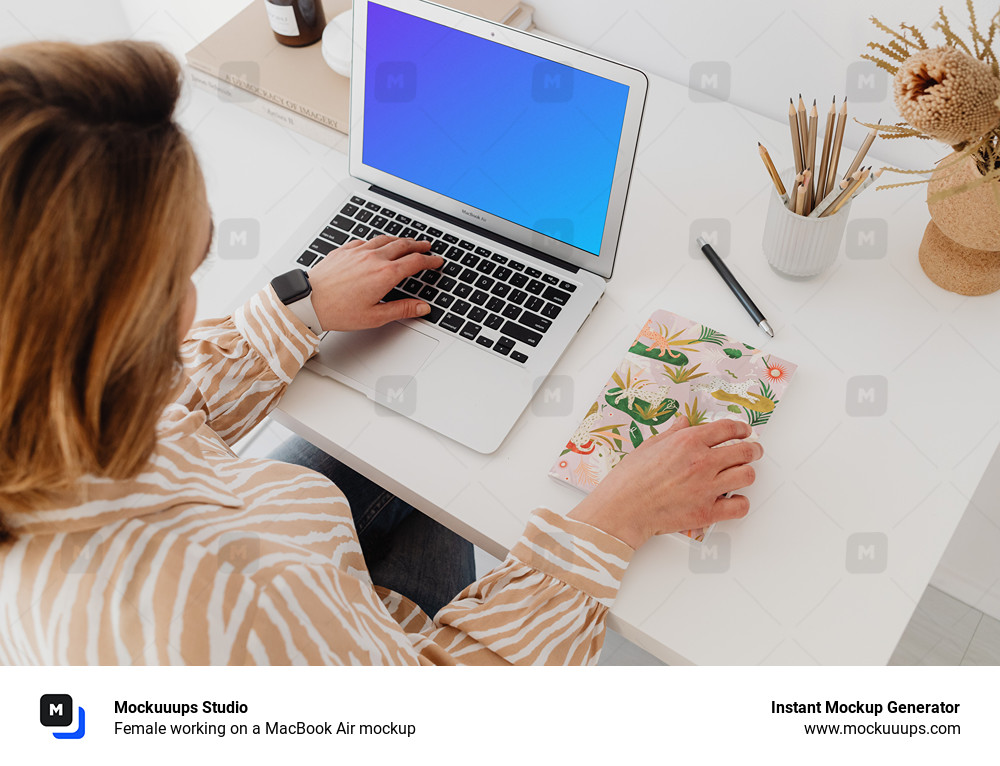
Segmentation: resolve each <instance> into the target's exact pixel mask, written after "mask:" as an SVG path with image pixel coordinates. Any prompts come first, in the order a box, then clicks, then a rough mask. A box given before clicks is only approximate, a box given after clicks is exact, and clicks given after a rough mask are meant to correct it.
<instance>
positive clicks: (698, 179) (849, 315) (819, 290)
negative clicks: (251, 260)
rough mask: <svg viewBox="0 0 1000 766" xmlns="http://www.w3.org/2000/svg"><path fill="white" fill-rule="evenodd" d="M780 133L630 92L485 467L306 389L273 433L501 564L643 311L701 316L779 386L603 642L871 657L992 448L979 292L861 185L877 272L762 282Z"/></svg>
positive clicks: (871, 268)
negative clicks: (561, 326) (743, 448)
mask: <svg viewBox="0 0 1000 766" xmlns="http://www.w3.org/2000/svg"><path fill="white" fill-rule="evenodd" d="M247 119H248V120H250V119H252V118H250V117H248V118H247ZM787 131H788V128H787V125H781V124H778V123H775V122H771V121H769V120H767V119H765V118H762V117H759V116H757V115H753V114H748V113H746V112H743V111H741V110H738V109H736V108H735V107H732V106H730V105H729V104H725V103H709V104H705V103H694V102H692V101H691V100H690V99H689V97H688V93H687V90H686V89H685V88H683V87H681V86H678V85H675V84H672V83H669V82H666V81H664V80H660V79H658V78H651V87H650V92H649V99H648V104H647V109H646V115H645V119H644V128H643V136H642V141H641V148H640V152H639V155H638V158H637V160H636V173H635V176H634V179H633V184H632V188H631V191H630V195H629V205H628V211H627V213H626V218H625V226H624V229H623V232H622V238H621V245H620V251H619V252H620V257H619V262H618V264H617V266H616V270H615V275H614V278H613V279H612V281H611V282H610V284H609V287H608V291H607V294H606V296H605V298H604V299H603V300H602V302H601V303H600V305H599V306H598V308H597V309H596V310H595V312H594V314H593V315H592V316H591V318H590V319H589V320H588V322H587V324H586V325H585V326H584V328H583V330H582V331H581V333H580V335H579V336H578V337H577V339H576V340H575V341H574V342H573V344H572V345H571V346H570V348H569V349H568V351H567V352H566V354H565V355H564V357H563V358H562V359H561V360H560V362H559V364H558V365H557V366H556V368H555V370H554V371H553V377H552V378H551V379H550V383H548V384H546V385H545V386H543V389H542V391H541V392H540V394H539V395H538V396H536V398H535V400H534V402H533V403H532V406H531V407H529V409H528V411H527V412H526V413H525V414H524V415H523V416H522V418H521V419H520V421H519V422H518V423H517V425H516V426H515V428H514V431H513V433H512V434H511V435H510V436H509V437H508V438H507V440H506V441H505V442H504V444H503V445H502V446H501V448H500V449H499V450H498V451H497V452H496V453H494V454H493V455H490V456H482V455H479V454H477V453H474V452H472V451H470V450H468V449H465V448H464V447H462V446H460V445H458V444H456V443H454V442H451V441H450V440H448V439H445V438H443V437H440V436H438V435H436V434H434V433H432V432H430V431H428V430H427V429H425V428H423V427H422V426H419V425H416V424H414V423H412V422H410V421H408V420H406V419H405V418H402V417H399V416H397V415H395V414H394V413H391V412H389V411H387V410H384V409H382V408H380V407H377V406H376V405H375V404H373V403H371V402H370V401H368V400H366V399H365V398H364V397H362V396H361V395H360V394H358V393H356V392H354V391H351V390H349V389H347V388H345V387H343V386H340V385H338V384H336V383H334V382H332V381H329V380H327V379H324V378H321V377H318V376H316V375H314V374H312V373H310V372H308V371H306V372H303V373H302V374H301V375H300V376H299V378H297V379H296V381H295V382H294V384H293V385H292V386H291V388H290V389H289V391H288V393H287V395H286V397H285V399H284V400H283V402H282V404H281V406H280V409H279V410H278V411H277V412H276V413H275V417H276V419H277V420H278V421H279V422H281V423H282V424H284V425H285V426H287V427H289V428H291V429H293V430H294V431H296V432H298V433H299V434H301V435H302V436H304V437H306V438H308V439H309V440H311V441H313V442H314V443H316V444H317V445H319V446H320V447H322V448H323V449H325V450H327V451H328V452H330V453H331V454H333V455H335V456H337V457H338V458H340V459H342V460H344V461H345V462H346V463H348V464H349V465H351V466H352V467H354V468H355V469H357V470H359V471H361V472H363V473H365V474H366V475H368V476H370V477H371V478H373V479H374V480H376V481H378V482H379V483H381V484H382V485H383V486H385V487H386V488H388V489H390V490H392V491H394V492H395V493H397V494H398V495H399V496H400V497H403V498H404V499H406V500H407V501H409V502H411V503H412V504H413V505H415V506H416V507H417V508H419V509H421V510H423V511H424V512H426V513H428V514H430V515H431V516H433V517H434V518H436V519H438V520H439V521H441V522H443V523H445V524H447V525H448V526H450V527H451V528H453V529H455V530H456V531H458V532H460V533H461V534H463V535H465V536H466V537H467V538H468V539H470V540H472V541H473V542H474V543H476V544H477V545H479V546H480V547H482V548H483V549H485V550H486V551H488V552H490V553H492V554H493V555H495V556H498V557H502V556H503V555H504V553H505V550H506V549H507V548H509V547H510V546H511V545H512V544H513V543H514V542H515V540H516V539H517V537H518V535H519V534H520V532H521V530H522V528H523V526H524V522H525V520H526V519H527V516H528V514H529V512H530V510H531V509H532V508H533V507H535V506H538V505H547V506H548V507H550V508H554V509H556V510H559V511H568V510H569V509H570V508H572V507H573V505H574V504H575V503H576V502H577V501H578V500H579V497H580V496H579V495H578V494H577V493H576V491H575V490H573V489H571V488H568V487H564V486H559V485H557V484H556V483H555V482H553V481H552V480H551V479H549V478H547V476H546V472H547V470H548V468H549V466H550V465H551V463H552V461H553V459H554V458H555V456H557V455H558V454H559V451H560V449H561V448H562V446H563V445H564V444H565V442H566V440H567V438H568V436H569V434H570V433H571V432H572V431H573V429H574V428H575V426H576V424H577V423H578V421H579V420H580V419H581V418H582V416H583V415H584V414H585V412H586V409H587V408H588V406H589V405H590V403H591V402H592V400H593V397H594V396H595V394H596V393H597V391H598V390H599V389H600V387H601V385H602V384H603V383H604V381H605V380H606V378H607V376H608V374H609V373H610V371H611V370H612V369H613V368H614V366H615V365H616V364H617V362H618V361H619V359H620V357H621V356H622V354H623V353H624V350H625V349H626V348H627V346H628V344H629V342H630V341H631V340H632V338H633V337H634V335H635V333H636V331H637V329H638V328H639V327H640V326H641V324H642V322H643V321H644V319H645V318H646V317H647V316H648V314H649V313H650V312H651V311H652V310H653V309H655V308H666V309H670V310H672V311H675V312H677V313H680V314H682V315H685V316H688V317H690V318H692V319H696V320H698V321H701V322H705V323H707V324H709V325H711V326H713V327H716V328H718V329H720V330H722V331H723V332H726V333H728V334H732V335H735V336H736V337H740V338H741V339H743V340H746V341H747V342H749V343H751V344H753V345H758V346H760V347H762V348H765V349H767V350H770V351H773V352H774V353H776V354H778V355H779V356H781V357H784V358H787V359H789V360H791V361H794V362H797V363H798V364H799V370H798V372H797V374H796V377H795V379H794V380H793V384H792V386H791V387H790V389H789V392H788V393H787V394H786V397H785V399H784V400H783V402H782V404H781V405H780V407H779V410H778V413H777V415H776V417H775V419H774V421H773V422H772V424H771V426H770V427H769V430H768V432H767V433H766V435H765V441H764V444H765V448H766V451H767V454H766V457H765V459H764V460H763V461H762V462H761V463H760V464H759V466H758V480H757V483H756V484H755V485H754V487H753V488H752V489H751V490H750V491H749V492H748V495H749V497H750V499H751V504H752V506H753V510H752V511H751V515H750V516H749V517H748V518H747V519H745V520H743V521H739V522H728V523H724V524H721V525H720V526H719V527H718V528H717V529H716V531H715V533H714V537H713V538H710V539H709V541H708V547H707V549H706V550H707V551H708V553H709V556H708V557H707V558H704V559H702V558H701V549H700V548H697V547H694V548H692V547H691V544H689V543H687V542H685V541H683V540H680V539H672V538H662V539H657V540H654V541H653V542H651V543H649V544H648V545H647V546H645V547H644V548H643V549H642V550H641V551H640V552H639V553H638V554H637V555H636V557H635V559H634V561H633V564H632V565H631V567H630V569H629V571H628V574H627V576H626V579H625V583H624V586H623V588H622V591H621V595H620V597H619V599H618V602H617V604H616V606H615V608H614V609H613V610H612V613H611V620H610V624H611V625H612V626H613V627H614V628H615V629H616V630H618V631H619V632H621V633H622V634H623V635H625V636H626V637H628V638H629V639H631V640H632V641H634V642H636V643H637V644H639V645H641V646H643V647H644V648H646V649H647V650H649V651H650V652H652V653H654V654H656V655H658V656H659V657H661V658H663V659H664V660H665V661H667V662H670V663H680V662H691V663H697V664H721V663H732V664H757V663H765V664H789V663H792V664H809V663H822V664H833V663H839V664H866V663H872V664H881V663H885V662H886V661H887V660H888V658H889V655H890V654H891V652H892V650H893V648H894V647H895V645H896V643H897V641H898V639H899V636H900V634H901V633H902V631H903V628H904V627H905V625H906V623H907V621H908V619H909V617H910V615H911V613H912V611H913V608H914V606H915V605H916V602H917V600H918V599H919V597H920V595H921V594H922V593H923V591H924V589H925V587H926V586H927V583H928V580H929V579H930V577H931V574H932V573H933V571H934V568H935V566H936V564H937V562H938V560H939V559H940V557H941V554H942V553H943V551H944V548H945V546H946V544H947V542H948V540H949V538H950V536H951V534H952V532H953V531H954V529H955V527H956V525H957V524H958V521H959V519H960V518H961V514H962V512H963V511H964V509H965V507H966V504H967V499H968V497H969V496H971V494H972V492H973V491H974V489H975V487H976V485H977V484H978V482H979V480H980V478H981V477H982V475H983V472H984V470H985V468H986V466H987V463H988V461H989V459H990V457H991V455H992V454H993V450H994V448H995V447H996V444H997V440H998V438H1000V437H998V430H997V428H996V427H995V424H996V423H997V421H998V419H1000V401H997V400H996V398H995V397H990V396H989V394H988V393H987V392H989V391H991V390H995V389H996V387H997V384H998V383H1000V371H998V369H997V367H996V362H995V361H994V360H995V359H996V358H997V357H996V353H995V351H996V350H997V343H996V341H995V339H994V337H993V334H992V330H991V329H990V328H991V320H990V317H991V315H993V316H995V315H996V311H997V308H998V306H1000V297H998V296H992V297H985V298H978V299H964V298H962V297H960V296H955V295H952V294H949V293H945V292H944V291H942V290H940V289H939V288H937V287H936V286H934V285H933V284H931V283H930V282H929V281H928V280H927V279H926V277H924V275H923V273H922V272H921V270H920V268H919V265H918V263H917V257H916V250H917V246H918V244H919V241H920V237H921V235H922V232H923V227H924V225H925V223H926V221H927V212H926V207H925V206H924V204H923V202H922V192H920V191H918V192H912V191H909V192H908V191H906V190H901V191H886V192H877V193H876V192H873V191H869V192H867V193H866V194H865V196H864V197H863V198H861V199H860V200H859V201H858V202H857V203H856V204H855V205H854V210H853V212H852V217H853V219H854V220H858V219H861V218H869V219H877V220H878V221H881V223H876V224H875V226H876V227H877V226H882V225H884V226H885V227H886V232H887V236H888V243H889V247H888V255H887V256H886V257H882V258H874V259H871V258H869V259H859V258H852V259H849V258H847V257H845V255H844V254H842V255H841V256H840V258H839V260H838V262H837V264H836V265H835V267H834V268H833V269H832V270H831V271H830V272H828V273H827V274H825V275H823V276H821V277H819V278H817V279H815V280H812V281H804V282H799V281H791V280H787V279H785V278H782V277H781V276H779V275H777V274H775V273H774V272H773V271H771V269H770V268H769V267H768V265H767V263H766V261H765V260H764V258H763V256H762V254H761V252H760V238H761V231H762V226H763V221H764V212H765V209H766V208H765V206H766V204H767V197H768V194H769V193H770V184H769V182H768V180H767V176H766V174H765V172H764V170H763V168H762V167H761V166H760V160H759V158H758V157H757V156H756V151H755V142H756V141H757V140H758V139H759V140H762V141H763V142H765V143H766V144H767V145H769V146H771V147H772V149H773V148H777V152H776V154H777V155H778V156H780V153H781V152H782V151H783V148H784V147H785V146H786V144H787ZM855 132H861V130H860V129H858V130H857V131H855ZM727 147H731V148H727ZM207 161H208V164H209V165H210V166H212V165H215V164H216V158H215V157H214V156H213V157H211V158H209V159H208V160H207ZM323 168H324V170H325V171H326V172H327V173H329V174H330V176H331V177H332V178H333V179H334V180H336V179H339V178H343V177H346V158H344V157H342V156H340V155H338V154H336V153H329V154H327V156H326V158H325V160H324V161H323ZM312 186H314V184H313V183H312V182H310V181H308V180H307V182H305V183H303V184H300V185H299V186H297V187H296V188H295V189H293V190H292V191H291V192H290V193H289V196H288V198H286V199H285V200H284V201H283V202H282V203H281V207H282V208H284V209H286V210H287V209H289V208H295V209H300V210H304V209H305V206H306V205H307V203H306V199H307V198H308V197H309V195H310V192H309V188H310V187H312ZM313 198H314V197H313ZM708 218H715V219H725V220H726V221H728V222H729V225H730V230H731V241H732V245H731V246H730V247H729V254H728V259H727V260H728V263H729V264H730V266H731V268H732V269H733V271H734V272H735V273H736V274H737V277H738V278H739V279H740V280H741V281H742V282H743V284H744V285H745V286H746V287H747V289H748V290H749V291H750V292H751V294H752V295H753V296H754V298H755V300H756V301H757V303H758V304H759V305H760V307H761V308H762V310H763V311H764V313H765V315H766V316H767V317H768V319H769V320H770V321H771V324H772V325H773V326H774V328H775V332H776V338H775V339H774V340H773V341H770V342H766V339H765V338H764V337H763V336H762V334H761V333H760V332H759V331H758V330H757V329H756V328H755V327H754V325H753V323H752V322H751V321H750V319H749V318H748V317H747V315H746V314H745V313H744V311H743V309H742V308H741V307H740V305H739V304H738V303H737V302H736V300H735V299H734V298H733V296H732V295H731V294H730V292H729V291H728V289H726V287H725V285H724V284H723V283H722V281H721V280H720V279H719V278H718V276H717V275H716V274H715V272H714V270H712V268H711V266H710V265H709V264H708V263H707V261H705V260H704V259H703V257H701V256H698V257H694V256H692V255H691V254H690V251H689V249H688V242H689V240H692V239H693V237H694V236H695V234H692V233H691V227H692V222H693V221H695V220H697V219H708ZM294 223H296V221H292V220H288V221H287V228H286V230H291V229H292V228H293V224H294ZM849 236H852V237H853V240H852V241H854V242H855V243H857V242H858V241H859V240H858V234H857V232H854V231H853V230H852V229H849ZM878 236H879V235H878V234H876V243H877V242H878V241H879V240H878ZM278 239H280V237H279V238H278ZM861 242H862V247H865V246H866V244H865V242H864V239H863V238H862V240H861ZM724 252H725V251H724ZM856 376H880V377H881V378H883V379H884V381H885V386H886V393H887V395H886V396H883V395H882V394H881V393H880V391H881V389H880V388H879V384H878V383H877V382H876V383H871V382H867V383H863V384H861V386H860V387H861V388H862V389H863V391H862V393H861V394H860V398H859V393H858V390H857V389H858V385H857V384H855V383H850V382H849V381H850V380H851V379H852V378H855V377H856ZM849 387H850V392H851V393H850V397H851V401H852V407H854V408H855V410H857V409H860V410H862V411H864V410H866V409H867V410H869V411H870V410H872V409H876V410H877V409H878V408H879V407H880V406H881V405H883V404H884V406H885V412H884V414H882V415H875V416H859V415H854V416H852V415H849V414H848V412H847V405H846V403H847V401H848V395H849V393H848V392H849ZM553 388H558V389H559V391H560V393H561V395H562V396H563V397H564V399H563V401H564V402H566V401H567V398H571V400H572V406H571V407H569V412H568V413H566V414H561V415H560V414H553V412H552V411H553V410H554V409H557V408H556V407H555V405H554V404H553V400H552V398H551V396H550V398H549V400H548V403H546V399H545V391H546V389H548V390H550V391H551V390H552V389H553ZM869 391H871V392H874V399H869V398H868V397H869V393H868V392H869ZM855 535H861V537H854V536H855ZM712 555H714V556H716V558H712ZM848 556H850V558H851V560H850V561H848ZM883 557H884V558H885V564H884V570H883V571H868V572H865V571H859V570H866V569H867V570H872V569H876V570H877V569H880V568H881V561H882V558H883Z"/></svg>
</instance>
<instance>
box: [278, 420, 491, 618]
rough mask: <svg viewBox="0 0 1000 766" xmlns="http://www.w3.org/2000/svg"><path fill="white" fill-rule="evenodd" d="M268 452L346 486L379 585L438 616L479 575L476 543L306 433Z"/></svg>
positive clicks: (355, 524) (362, 541) (348, 499)
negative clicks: (318, 444)
mask: <svg viewBox="0 0 1000 766" xmlns="http://www.w3.org/2000/svg"><path fill="white" fill-rule="evenodd" d="M268 457H269V458H271V459H272V460H280V461H282V462H284V463H293V464H295V465H301V466H303V467H304V468H311V469H312V470H314V471H318V472H319V473H321V474H323V475H324V476H326V477H327V478H328V479H329V480H330V481H332V482H333V483H334V484H336V485H337V486H338V487H339V488H340V491H341V492H343V493H344V496H345V497H346V498H347V501H348V502H349V503H350V504H351V513H352V515H353V516H354V526H355V528H356V529H357V532H358V541H359V542H360V543H361V550H362V552H363V553H364V555H365V563H366V564H367V565H368V571H369V572H370V573H371V577H372V582H373V583H375V585H381V586H383V587H385V588H389V589H390V590H394V591H396V592H397V593H400V594H402V595H404V596H406V597H407V598H409V599H410V600H411V601H413V602H414V603H415V604H416V605H417V606H419V607H420V608H421V609H423V610H424V612H425V613H427V614H428V615H430V616H431V617H433V616H434V615H435V614H437V611H438V610H439V609H440V608H441V607H442V606H444V605H445V604H447V603H448V602H449V601H451V600H452V599H453V598H454V597H455V596H456V595H458V593H460V592H461V591H462V589H463V588H465V587H466V586H467V585H469V584H470V583H471V582H472V581H473V580H475V579H476V564H475V557H474V553H473V547H472V543H470V542H469V541H467V540H465V539H464V538H463V537H461V536H460V535H457V534H455V533H454V532H452V531H451V530H450V529H448V528H447V527H445V526H443V525H441V524H439V523H438V522H436V521H434V520H433V519H432V518H430V517H429V516H425V515H424V514H422V513H421V512H420V511H418V510H417V509H416V508H414V507H413V506H412V505H409V504H407V503H404V502H403V501H402V500H400V499H399V498H398V497H396V496H395V495H393V494H392V493H391V492H388V491H386V490H384V489H382V487H380V486H379V485H378V484H376V483H375V482H373V481H371V480H369V479H367V478H365V477H364V476H362V475H361V474H359V473H358V472H357V471H354V470H352V469H350V468H348V467H347V466H346V465H344V464H343V463H341V462H340V461H339V460H337V459H335V458H333V457H330V456H329V455H327V454H326V453H325V452H323V451H322V450H321V449H319V448H318V447H316V446H314V445H312V444H310V443H309V442H307V441H306V440H305V439H301V438H299V437H297V436H296V437H292V438H291V439H288V440H287V441H286V442H285V443H284V444H282V445H281V446H280V447H278V449H276V450H275V451H274V452H272V453H271V454H270V455H268Z"/></svg>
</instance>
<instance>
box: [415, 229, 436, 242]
mask: <svg viewBox="0 0 1000 766" xmlns="http://www.w3.org/2000/svg"><path fill="white" fill-rule="evenodd" d="M414 239H415V240H417V242H433V241H434V240H433V239H432V238H431V235H430V234H428V233H427V232H426V231H422V232H420V233H419V234H417V236H416V237H414Z"/></svg>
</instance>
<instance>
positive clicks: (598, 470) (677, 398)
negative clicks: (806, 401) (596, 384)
mask: <svg viewBox="0 0 1000 766" xmlns="http://www.w3.org/2000/svg"><path fill="white" fill-rule="evenodd" d="M795 369H796V365H794V364H792V363H791V362H788V361H786V360H784V359H779V358H778V357H776V356H774V355H773V354H766V353H762V352H761V351H759V350H758V349H755V348H754V347H753V346H748V345H747V344H745V343H741V342H739V341H736V340H734V339H732V338H729V337H727V336H726V335H723V334H722V333H720V332H718V331H716V330H713V329H712V328H710V327H706V326H705V325H702V324H698V323H697V322H692V321H691V320H689V319H685V318H683V317H681V316H678V315H677V314H672V313H670V312H669V311H656V312H654V313H653V315H652V316H651V317H650V318H649V320H648V321H647V322H646V324H645V325H643V327H642V330H640V331H639V334H638V336H636V339H635V341H634V342H633V343H632V345H631V346H630V347H629V350H628V353H627V354H626V355H625V358H624V359H622V361H621V364H619V365H618V369H616V370H615V371H614V372H613V373H612V375H611V378H610V379H609V380H608V382H607V383H606V384H605V385H604V388H603V389H602V390H601V393H600V395H599V396H598V397H597V401H595V402H594V403H593V405H591V407H590V409H589V410H588V411H587V415H586V417H585V418H584V419H583V422H581V423H580V425H579V426H578V427H577V429H576V431H574V432H573V435H572V436H570V438H569V441H568V442H567V443H566V447H565V448H564V449H563V451H562V452H561V453H560V455H559V458H558V459H557V460H556V462H555V463H554V464H553V466H552V468H551V470H550V471H549V475H550V476H552V477H553V478H555V479H558V480H559V481H561V482H566V483H567V484H570V485H572V486H574V487H576V488H577V489H580V490H582V491H584V492H590V491H591V490H592V489H593V488H594V487H596V486H597V485H598V483H599V482H600V481H601V480H602V479H603V478H604V477H605V476H607V475H608V473H609V472H610V471H611V469H612V468H614V467H615V466H616V465H617V464H618V463H619V462H620V461H621V459H622V458H623V457H624V456H625V455H627V454H628V453H630V452H632V451H633V450H634V449H635V448H636V447H638V446H639V445H640V444H642V443H643V441H645V440H646V439H648V438H650V437H652V436H655V435H656V434H658V433H660V432H661V431H665V430H667V429H668V428H670V426H671V425H672V423H671V419H672V418H673V417H674V416H675V415H676V414H677V413H681V414H682V415H684V416H687V418H688V420H689V421H690V422H691V424H692V425H699V424H701V423H708V422H711V421H713V420H719V419H722V418H730V419H733V420H742V421H745V422H747V423H749V424H750V425H751V427H752V428H753V431H754V436H752V437H751V438H756V437H758V436H759V432H760V430H761V429H763V428H764V427H765V426H766V425H767V423H768V421H769V420H770V419H771V416H772V415H773V413H774V410H775V407H777V405H778V403H779V402H780V401H781V399H782V397H783V396H784V393H785V390H786V389H787V387H788V383H789V381H790V379H791V377H792V375H793V374H794V372H795ZM709 529H710V527H709V528H702V529H692V530H688V531H687V532H684V533H682V534H684V535H686V536H687V537H690V538H691V539H693V540H697V541H703V540H704V539H705V536H706V534H707V533H708V531H709Z"/></svg>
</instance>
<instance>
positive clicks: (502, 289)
mask: <svg viewBox="0 0 1000 766" xmlns="http://www.w3.org/2000/svg"><path fill="white" fill-rule="evenodd" d="M490 292H491V293H493V294H494V295H497V296H499V297H501V298H506V297H507V293H509V292H510V285H506V284H504V283H503V282H497V283H496V284H495V285H493V289H492V290H490Z"/></svg>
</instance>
